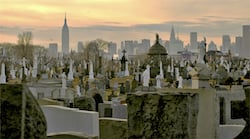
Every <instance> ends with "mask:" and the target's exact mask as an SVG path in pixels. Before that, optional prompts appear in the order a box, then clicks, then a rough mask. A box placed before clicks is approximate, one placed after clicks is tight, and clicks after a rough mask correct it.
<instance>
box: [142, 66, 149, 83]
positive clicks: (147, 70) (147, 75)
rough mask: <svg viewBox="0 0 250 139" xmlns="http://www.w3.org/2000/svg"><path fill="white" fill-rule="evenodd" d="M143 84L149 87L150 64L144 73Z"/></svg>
mask: <svg viewBox="0 0 250 139" xmlns="http://www.w3.org/2000/svg"><path fill="white" fill-rule="evenodd" d="M142 79H143V86H145V87H149V80H150V66H149V65H147V69H146V70H145V71H144V72H143V73H142Z"/></svg>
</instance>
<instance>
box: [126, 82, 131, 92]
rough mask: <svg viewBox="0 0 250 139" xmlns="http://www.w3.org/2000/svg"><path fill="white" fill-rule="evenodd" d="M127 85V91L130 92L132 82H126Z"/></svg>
mask: <svg viewBox="0 0 250 139" xmlns="http://www.w3.org/2000/svg"><path fill="white" fill-rule="evenodd" d="M125 87H126V93H129V92H130V91H131V89H130V82H129V81H126V82H125Z"/></svg>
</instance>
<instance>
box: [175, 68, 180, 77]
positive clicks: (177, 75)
mask: <svg viewBox="0 0 250 139" xmlns="http://www.w3.org/2000/svg"><path fill="white" fill-rule="evenodd" d="M179 76H180V72H179V68H178V67H176V68H175V79H178V77H179Z"/></svg>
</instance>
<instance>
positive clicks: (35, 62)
mask: <svg viewBox="0 0 250 139" xmlns="http://www.w3.org/2000/svg"><path fill="white" fill-rule="evenodd" d="M37 66H38V63H37V56H36V55H35V56H34V61H33V70H32V77H33V78H36V77H37Z"/></svg>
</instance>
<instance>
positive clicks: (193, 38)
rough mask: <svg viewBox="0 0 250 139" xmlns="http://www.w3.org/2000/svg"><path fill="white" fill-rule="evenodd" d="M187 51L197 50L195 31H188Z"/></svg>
mask: <svg viewBox="0 0 250 139" xmlns="http://www.w3.org/2000/svg"><path fill="white" fill-rule="evenodd" d="M189 51H191V52H198V42H197V32H190V47H189Z"/></svg>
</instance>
